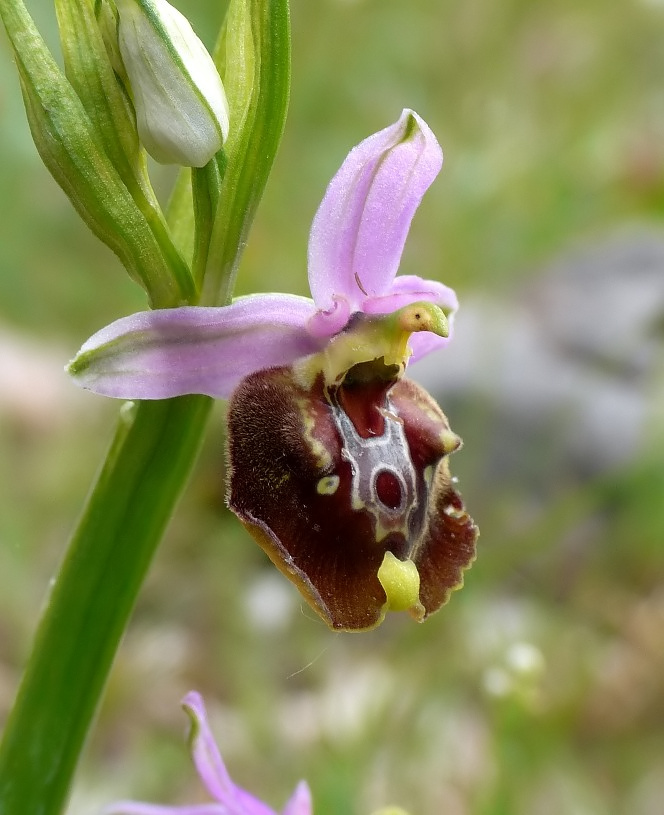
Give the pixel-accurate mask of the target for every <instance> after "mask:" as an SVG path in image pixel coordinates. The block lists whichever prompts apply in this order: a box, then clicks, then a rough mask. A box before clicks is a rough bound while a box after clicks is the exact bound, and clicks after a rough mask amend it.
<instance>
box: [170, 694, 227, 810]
mask: <svg viewBox="0 0 664 815" xmlns="http://www.w3.org/2000/svg"><path fill="white" fill-rule="evenodd" d="M182 707H183V708H184V709H185V711H186V712H187V713H188V715H189V716H190V718H191V733H190V736H189V741H190V746H191V756H192V758H193V760H194V765H195V767H196V772H197V773H198V775H199V776H200V779H201V781H202V782H203V784H204V785H205V787H206V789H207V791H208V792H209V793H210V795H211V796H212V797H213V798H214V799H216V800H217V801H221V802H222V803H227V802H228V800H229V799H231V800H232V799H233V797H234V794H235V785H234V784H233V782H232V781H231V777H230V776H229V774H228V770H227V769H226V765H225V764H224V762H223V760H222V758H221V753H220V752H219V748H218V747H217V743H216V742H215V740H214V736H213V735H212V731H211V730H210V725H209V724H208V719H207V712H206V710H205V705H204V704H203V698H202V697H201V695H200V693H197V692H196V691H190V692H189V693H188V694H187V695H186V696H185V697H184V699H183V700H182Z"/></svg>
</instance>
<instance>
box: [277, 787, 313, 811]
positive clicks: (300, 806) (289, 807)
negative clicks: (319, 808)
mask: <svg viewBox="0 0 664 815" xmlns="http://www.w3.org/2000/svg"><path fill="white" fill-rule="evenodd" d="M312 814H313V802H312V800H311V790H310V789H309V785H308V784H307V782H306V781H300V783H299V784H298V785H297V787H295V792H294V793H293V794H292V795H291V797H290V798H289V799H288V803H287V804H286V806H285V807H284V811H283V813H282V815H312Z"/></svg>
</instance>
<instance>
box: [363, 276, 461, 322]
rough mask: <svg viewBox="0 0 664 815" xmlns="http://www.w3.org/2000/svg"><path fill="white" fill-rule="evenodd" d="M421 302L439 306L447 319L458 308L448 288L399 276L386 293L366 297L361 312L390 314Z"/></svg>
mask: <svg viewBox="0 0 664 815" xmlns="http://www.w3.org/2000/svg"><path fill="white" fill-rule="evenodd" d="M422 300H424V301H426V302H428V303H434V304H435V305H437V306H440V307H441V308H442V309H443V311H444V312H445V314H447V315H448V319H449V317H450V315H452V314H454V312H455V311H456V310H457V309H458V308H459V301H458V299H457V296H456V294H455V292H454V290H453V289H451V288H450V287H449V286H445V285H444V284H443V283H439V282H438V281H437V280H424V279H423V278H421V277H416V276H415V275H399V276H398V277H397V278H395V280H394V282H393V283H392V286H391V287H390V290H389V291H388V292H386V293H385V294H383V295H380V296H379V297H368V298H367V299H366V300H365V301H364V302H363V303H362V311H364V313H365V314H390V313H391V312H393V311H396V310H397V309H400V308H403V307H404V306H407V305H410V303H418V302H420V301H422Z"/></svg>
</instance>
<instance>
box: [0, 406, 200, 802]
mask: <svg viewBox="0 0 664 815" xmlns="http://www.w3.org/2000/svg"><path fill="white" fill-rule="evenodd" d="M211 405H212V400H210V399H209V398H208V397H205V396H184V397H180V398H179V399H170V400H166V401H160V402H140V403H138V404H137V405H136V406H134V407H132V406H130V405H127V406H125V408H123V410H122V413H121V418H120V423H119V426H118V429H117V432H116V435H115V438H114V440H113V442H112V444H111V448H110V450H109V453H108V457H107V459H106V462H105V464H104V467H103V469H102V471H101V473H100V475H99V477H98V480H97V483H96V486H95V487H94V489H93V491H92V493H91V495H90V497H89V499H88V503H87V506H86V508H85V511H84V513H83V517H82V519H81V522H80V524H79V527H78V529H77V531H76V532H75V534H74V537H73V539H72V541H71V543H70V546H69V549H68V552H67V555H66V557H65V559H64V561H63V563H62V566H61V568H60V571H59V574H58V577H57V579H56V582H55V584H54V586H53V589H52V591H51V594H50V597H49V598H48V603H47V605H46V608H45V610H44V612H43V615H42V619H41V623H40V626H39V628H38V631H37V635H36V639H35V643H34V648H33V650H32V657H31V658H30V661H29V662H28V665H27V668H26V671H25V674H24V676H23V680H22V684H21V687H20V690H19V694H18V698H17V701H16V704H15V706H14V709H13V711H12V714H11V716H10V718H9V720H8V722H7V726H6V728H5V733H4V740H3V742H2V745H0V813H2V815H19V814H20V815H56V813H60V812H61V811H62V809H63V807H64V804H65V801H66V797H67V793H68V790H69V786H70V783H71V779H72V776H73V773H74V770H75V768H76V764H77V761H78V756H79V754H80V751H81V748H82V745H83V742H84V739H85V736H86V734H87V732H88V729H89V727H90V723H91V720H92V717H93V716H94V713H95V710H96V707H97V703H98V700H99V697H100V695H101V692H102V690H103V687H104V684H105V682H106V678H107V676H108V672H109V670H110V666H111V663H112V661H113V657H114V655H115V652H116V650H117V647H118V644H119V641H120V639H121V637H122V633H123V631H124V629H125V626H126V624H127V620H128V618H129V615H130V613H131V611H132V608H133V606H134V602H135V600H136V596H137V594H138V591H139V588H140V586H141V583H142V581H143V578H144V576H145V573H146V571H147V568H148V566H149V564H150V560H151V558H152V555H153V553H154V551H155V549H156V547H157V545H158V543H159V541H160V539H161V536H162V533H163V531H164V529H165V527H166V524H167V523H168V521H169V519H170V517H171V514H172V512H173V507H174V505H175V502H176V500H177V498H178V496H179V494H180V492H181V491H182V489H183V486H184V484H185V482H186V480H187V477H188V475H189V472H190V470H191V467H192V464H193V462H194V459H195V457H196V454H197V452H198V449H199V445H200V441H201V439H202V435H203V430H204V428H205V424H206V420H207V418H208V415H209V412H210V407H211Z"/></svg>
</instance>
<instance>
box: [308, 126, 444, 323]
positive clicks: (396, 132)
mask: <svg viewBox="0 0 664 815" xmlns="http://www.w3.org/2000/svg"><path fill="white" fill-rule="evenodd" d="M442 162H443V154H442V151H441V149H440V146H439V144H438V142H437V141H436V138H435V136H434V135H433V133H432V132H431V130H430V128H429V127H428V125H427V124H426V123H425V122H424V120H423V119H421V118H420V117H419V116H418V115H417V114H416V113H414V112H413V111H412V110H404V111H403V113H402V114H401V117H400V118H399V120H398V121H397V122H395V124H393V125H391V126H390V127H387V128H385V129H384V130H381V131H380V132H378V133H375V134H374V135H373V136H370V137H369V138H368V139H365V140H364V141H363V142H361V143H360V144H359V145H358V146H357V147H355V148H354V149H353V150H351V152H350V153H349V154H348V157H347V158H346V160H345V161H344V163H343V164H342V166H341V168H340V170H339V172H338V173H337V174H336V175H335V176H334V178H333V179H332V181H331V182H330V185H329V186H328V188H327V191H326V193H325V196H324V197H323V201H322V203H321V205H320V207H319V209H318V212H317V213H316V216H315V217H314V220H313V224H312V226H311V234H310V237H309V285H310V287H311V293H312V295H313V298H314V301H315V302H316V305H317V306H318V307H319V309H321V310H327V309H329V308H330V307H331V305H332V303H333V300H334V296H335V295H341V296H344V297H346V298H347V300H348V301H349V303H350V307H351V310H352V311H357V310H359V309H360V304H361V303H362V302H363V301H364V299H365V298H370V297H376V296H379V295H383V294H386V293H388V291H389V289H390V286H391V284H392V281H393V280H394V276H395V275H396V273H397V269H398V267H399V262H400V260H401V253H402V251H403V246H404V243H405V241H406V236H407V235H408V230H409V228H410V222H411V220H412V218H413V215H414V213H415V210H416V209H417V207H418V206H419V204H420V201H421V200H422V196H423V195H424V193H425V192H426V190H427V189H428V188H429V186H430V184H431V182H432V181H433V179H434V178H435V177H436V175H437V174H438V172H439V170H440V168H441V166H442Z"/></svg>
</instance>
